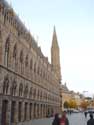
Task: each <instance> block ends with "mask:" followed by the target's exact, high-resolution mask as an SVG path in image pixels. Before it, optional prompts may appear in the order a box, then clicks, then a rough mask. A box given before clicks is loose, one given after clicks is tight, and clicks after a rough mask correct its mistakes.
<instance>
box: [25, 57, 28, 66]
mask: <svg viewBox="0 0 94 125" xmlns="http://www.w3.org/2000/svg"><path fill="white" fill-rule="evenodd" d="M25 66H26V67H27V66H28V55H27V56H26V59H25Z"/></svg>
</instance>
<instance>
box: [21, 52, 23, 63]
mask: <svg viewBox="0 0 94 125" xmlns="http://www.w3.org/2000/svg"><path fill="white" fill-rule="evenodd" d="M20 63H23V51H21V52H20Z"/></svg>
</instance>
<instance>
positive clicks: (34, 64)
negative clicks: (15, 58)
mask: <svg viewBox="0 0 94 125" xmlns="http://www.w3.org/2000/svg"><path fill="white" fill-rule="evenodd" d="M34 72H35V73H36V63H35V64H34Z"/></svg>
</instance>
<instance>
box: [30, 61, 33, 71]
mask: <svg viewBox="0 0 94 125" xmlns="http://www.w3.org/2000/svg"><path fill="white" fill-rule="evenodd" d="M32 66H33V62H32V59H31V60H30V70H32Z"/></svg>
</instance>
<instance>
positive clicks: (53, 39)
mask: <svg viewBox="0 0 94 125" xmlns="http://www.w3.org/2000/svg"><path fill="white" fill-rule="evenodd" d="M52 46H56V47H58V40H57V35H56V28H55V26H54V30H53V38H52Z"/></svg>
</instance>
